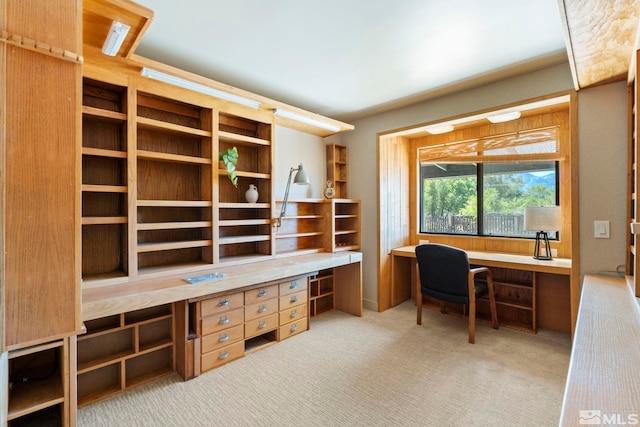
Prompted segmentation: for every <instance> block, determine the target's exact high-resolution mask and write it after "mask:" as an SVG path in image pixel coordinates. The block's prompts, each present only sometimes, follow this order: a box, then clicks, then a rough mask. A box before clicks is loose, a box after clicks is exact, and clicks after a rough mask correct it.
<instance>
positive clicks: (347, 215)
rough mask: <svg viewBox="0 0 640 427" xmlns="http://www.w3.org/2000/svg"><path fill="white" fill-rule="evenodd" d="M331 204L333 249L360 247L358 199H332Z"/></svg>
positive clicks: (347, 249) (341, 249) (348, 249)
mask: <svg viewBox="0 0 640 427" xmlns="http://www.w3.org/2000/svg"><path fill="white" fill-rule="evenodd" d="M333 204H334V205H333V206H334V208H333V218H334V245H333V251H334V252H338V251H352V250H357V249H360V201H359V200H354V199H333Z"/></svg>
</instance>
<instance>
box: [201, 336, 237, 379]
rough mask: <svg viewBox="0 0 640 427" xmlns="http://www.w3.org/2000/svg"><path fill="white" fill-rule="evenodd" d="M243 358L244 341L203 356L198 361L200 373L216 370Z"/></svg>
mask: <svg viewBox="0 0 640 427" xmlns="http://www.w3.org/2000/svg"><path fill="white" fill-rule="evenodd" d="M242 356H244V341H240V342H237V343H235V344H231V345H229V346H227V347H223V348H221V349H219V350H216V351H212V352H209V353H207V354H203V355H202V358H201V359H200V362H201V364H200V366H201V369H202V372H205V371H208V370H210V369H213V368H216V367H218V366H220V365H222V364H224V363H227V362H231V361H232V360H236V359H238V358H240V357H242Z"/></svg>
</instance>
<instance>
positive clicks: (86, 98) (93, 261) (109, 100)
mask: <svg viewBox="0 0 640 427" xmlns="http://www.w3.org/2000/svg"><path fill="white" fill-rule="evenodd" d="M82 99H83V106H82V248H83V256H82V277H83V280H84V281H85V283H88V282H91V281H93V280H104V279H114V278H115V279H118V278H120V279H122V278H124V279H126V277H127V274H128V262H127V261H128V255H127V253H128V252H127V235H128V234H127V223H128V211H127V193H128V186H127V182H128V176H127V155H128V154H127V153H128V143H127V109H126V108H127V89H126V88H125V87H121V86H116V85H111V84H107V83H102V82H97V81H94V80H90V79H85V80H84V85H83V98H82Z"/></svg>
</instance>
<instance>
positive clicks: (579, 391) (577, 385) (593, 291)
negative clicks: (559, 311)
mask: <svg viewBox="0 0 640 427" xmlns="http://www.w3.org/2000/svg"><path fill="white" fill-rule="evenodd" d="M639 367H640V311H639V309H638V302H637V301H636V299H635V298H634V295H633V291H632V285H631V284H628V283H627V281H626V280H625V279H624V278H617V277H607V276H595V275H585V276H584V281H583V284H582V297H581V302H580V310H579V311H578V320H577V323H576V331H575V336H574V340H573V348H572V350H571V363H570V365H569V374H568V376H567V386H566V388H565V393H564V402H563V404H562V414H561V416H560V425H561V426H574V425H578V424H579V423H580V422H579V420H580V417H581V416H582V417H583V418H585V417H586V416H588V414H586V413H585V412H583V413H582V414H581V411H591V412H593V411H599V412H600V413H599V415H598V414H596V413H593V414H591V415H593V416H595V417H599V419H600V420H601V421H602V423H600V422H598V423H597V425H603V424H609V423H608V422H606V420H605V419H604V418H605V417H607V419H609V420H612V419H613V420H614V422H613V423H612V424H616V425H620V424H637V422H638V420H639V419H640V396H639V394H638V390H640V369H639Z"/></svg>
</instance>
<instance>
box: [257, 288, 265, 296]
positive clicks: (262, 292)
mask: <svg viewBox="0 0 640 427" xmlns="http://www.w3.org/2000/svg"><path fill="white" fill-rule="evenodd" d="M258 296H259V297H266V296H267V290H266V289H260V290H259V291H258Z"/></svg>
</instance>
